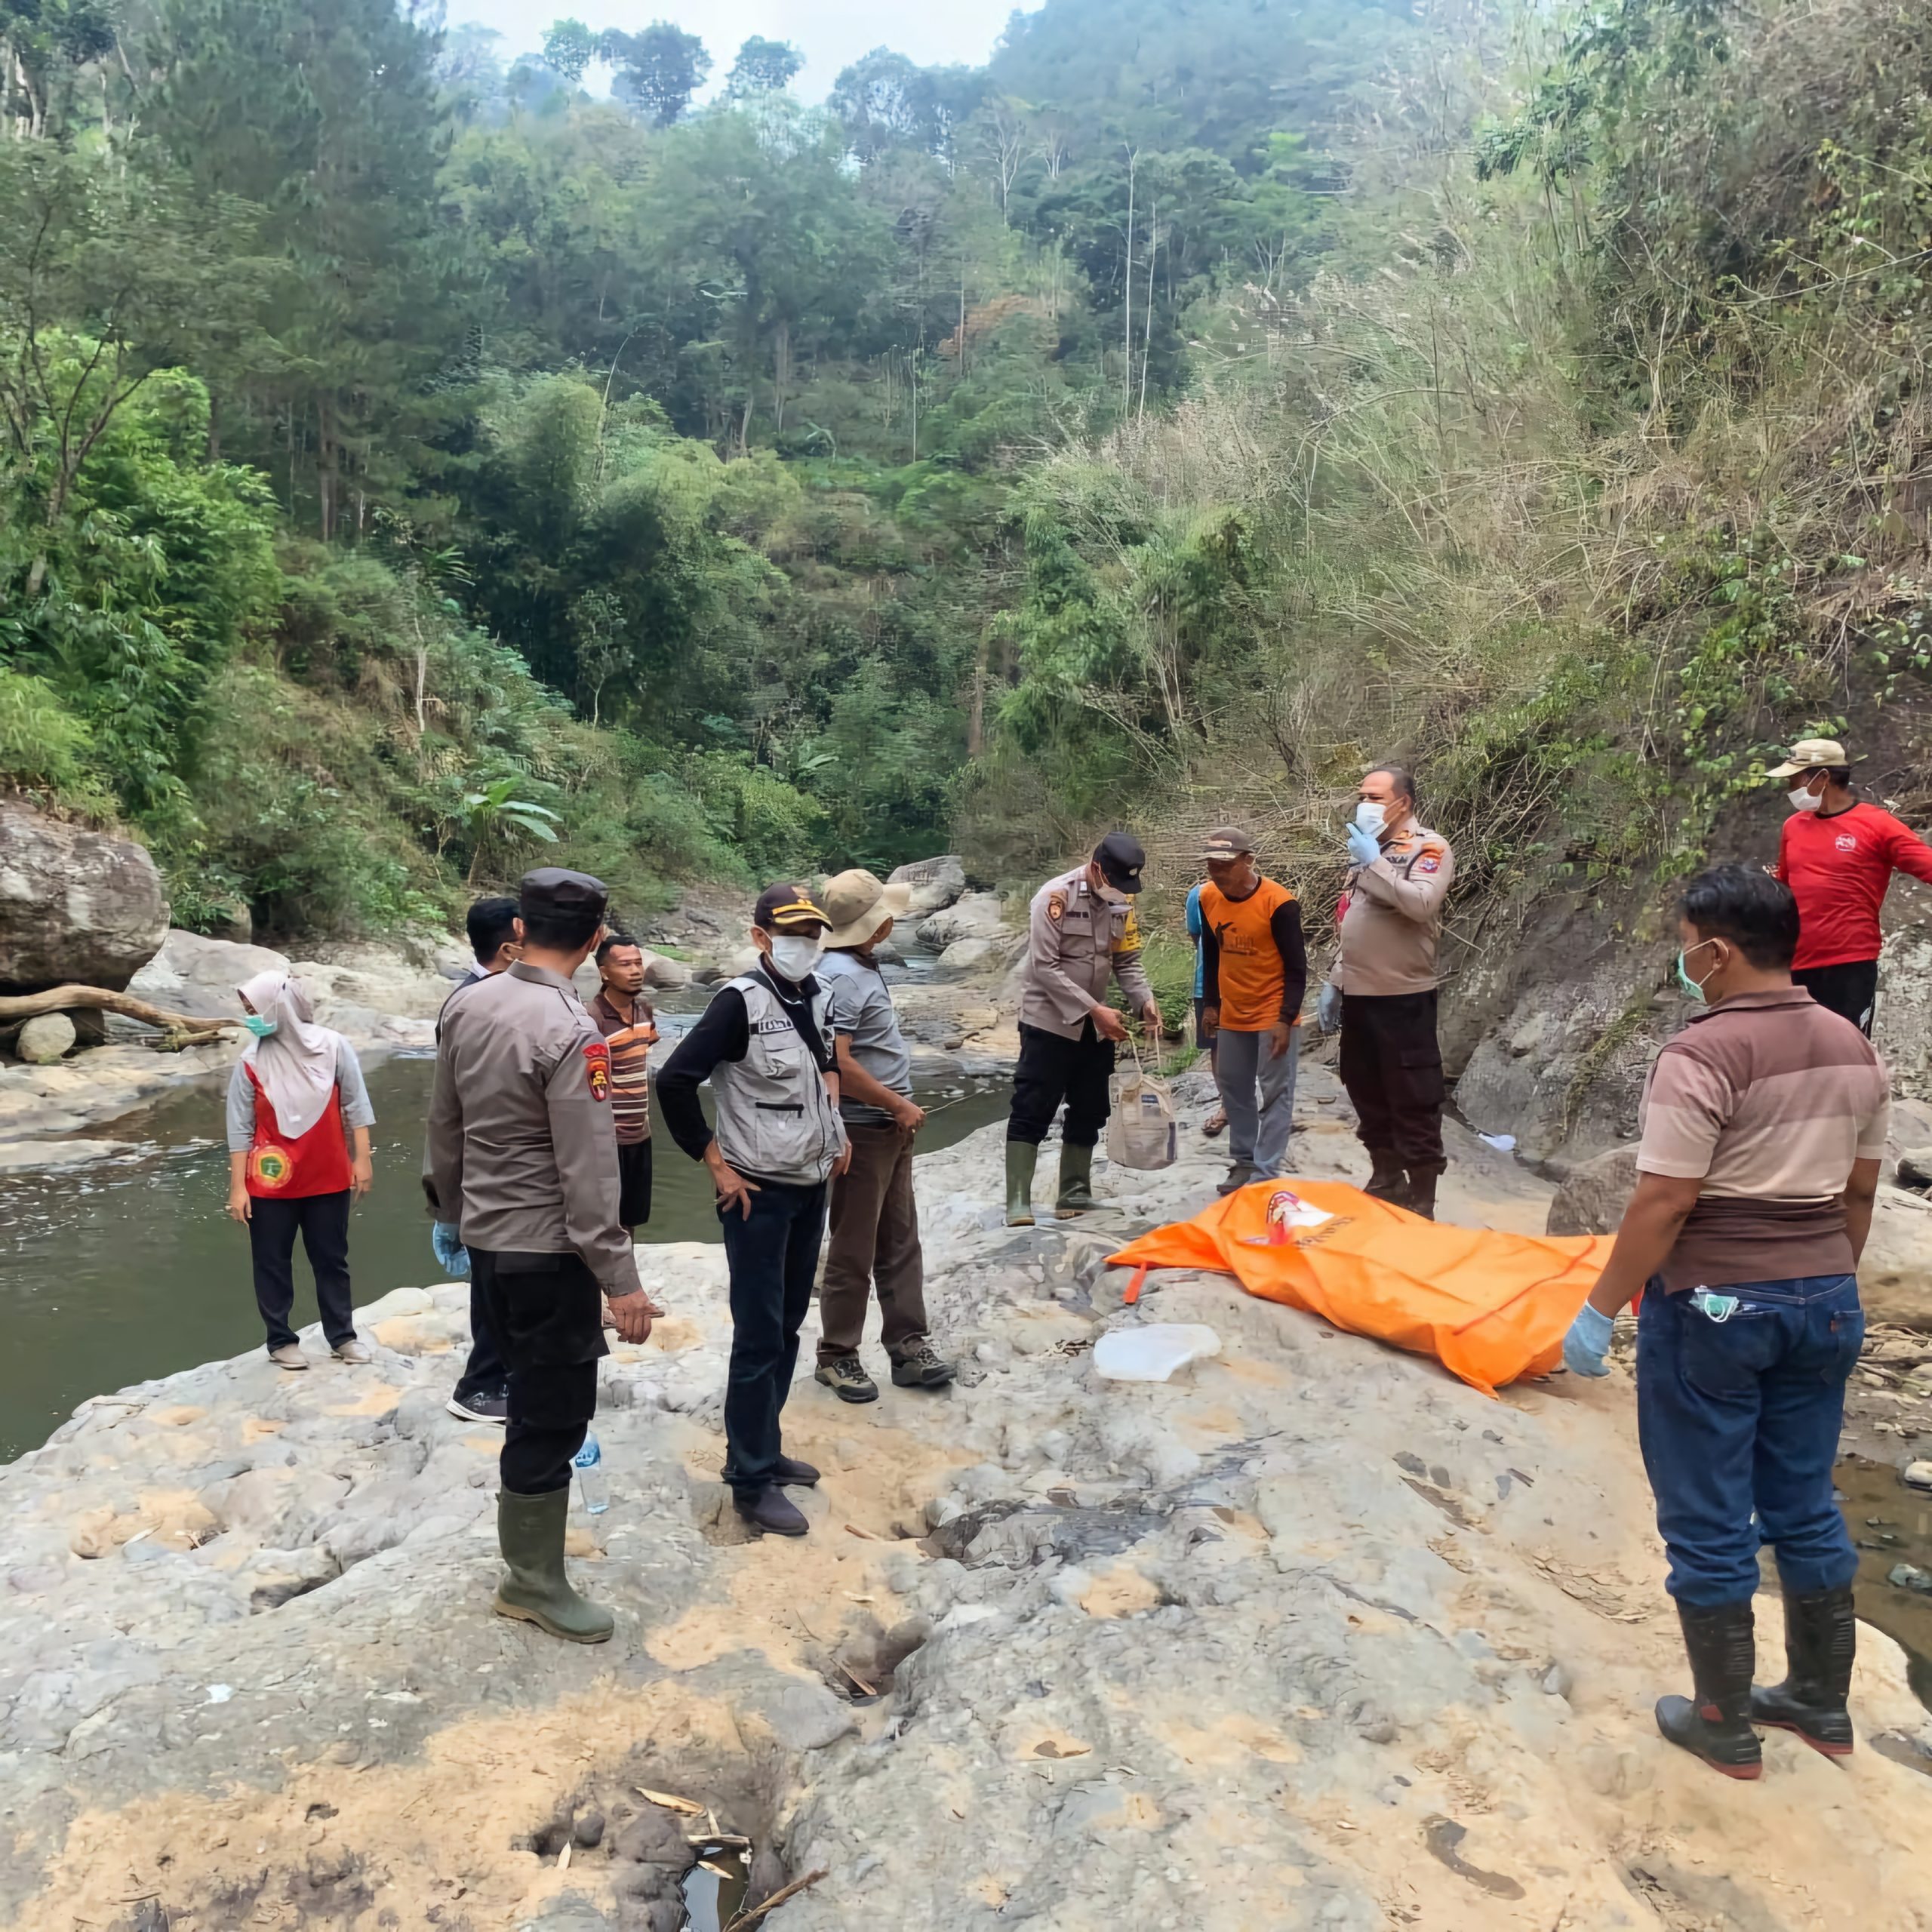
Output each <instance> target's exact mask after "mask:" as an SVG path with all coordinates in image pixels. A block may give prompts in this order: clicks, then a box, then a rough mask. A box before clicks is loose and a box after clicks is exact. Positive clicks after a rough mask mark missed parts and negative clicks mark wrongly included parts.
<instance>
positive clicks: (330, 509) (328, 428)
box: [315, 401, 336, 543]
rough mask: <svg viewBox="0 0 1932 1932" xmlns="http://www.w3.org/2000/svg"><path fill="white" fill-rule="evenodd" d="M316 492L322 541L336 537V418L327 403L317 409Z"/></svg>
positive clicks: (321, 404) (325, 541)
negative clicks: (319, 509) (319, 507)
mask: <svg viewBox="0 0 1932 1932" xmlns="http://www.w3.org/2000/svg"><path fill="white" fill-rule="evenodd" d="M315 434H316V445H315V490H316V494H317V497H318V500H319V503H320V506H321V525H322V541H323V542H324V543H328V541H329V540H330V539H331V537H334V535H335V490H336V468H335V465H336V447H335V417H334V412H333V411H331V408H329V405H328V403H327V402H326V401H324V402H321V403H318V405H316V409H315Z"/></svg>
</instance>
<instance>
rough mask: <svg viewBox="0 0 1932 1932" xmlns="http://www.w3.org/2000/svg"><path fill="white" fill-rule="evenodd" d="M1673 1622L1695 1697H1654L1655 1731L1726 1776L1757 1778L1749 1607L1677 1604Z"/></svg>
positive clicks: (1759, 1761)
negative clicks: (1681, 1635)
mask: <svg viewBox="0 0 1932 1932" xmlns="http://www.w3.org/2000/svg"><path fill="white" fill-rule="evenodd" d="M1677 1620H1678V1623H1680V1624H1681V1625H1682V1626H1683V1629H1684V1650H1685V1651H1686V1652H1687V1654H1688V1655H1689V1657H1690V1681H1691V1683H1692V1684H1694V1686H1695V1687H1696V1689H1697V1695H1696V1697H1694V1698H1691V1697H1660V1698H1659V1699H1658V1700H1657V1728H1658V1730H1660V1731H1662V1732H1663V1734H1664V1736H1665V1737H1667V1738H1668V1739H1669V1740H1670V1742H1671V1743H1673V1744H1675V1745H1678V1746H1681V1747H1682V1749H1684V1750H1686V1751H1688V1752H1690V1754H1691V1755H1692V1756H1693V1757H1696V1758H1703V1761H1704V1762H1705V1763H1706V1764H1709V1766H1710V1767H1711V1768H1712V1770H1715V1771H1721V1772H1723V1774H1724V1776H1725V1777H1727V1778H1755V1777H1761V1775H1762V1774H1763V1772H1764V1746H1763V1745H1761V1743H1759V1742H1758V1734H1757V1733H1756V1732H1755V1730H1752V1728H1751V1672H1752V1668H1753V1666H1755V1664H1756V1663H1757V1644H1756V1641H1755V1635H1754V1632H1753V1625H1752V1616H1751V1604H1750V1602H1749V1599H1748V1598H1747V1599H1746V1601H1744V1602H1743V1603H1727V1604H1719V1605H1718V1606H1717V1607H1716V1608H1715V1609H1711V1610H1700V1609H1698V1608H1697V1607H1694V1605H1692V1604H1686V1603H1681V1604H1678V1606H1677Z"/></svg>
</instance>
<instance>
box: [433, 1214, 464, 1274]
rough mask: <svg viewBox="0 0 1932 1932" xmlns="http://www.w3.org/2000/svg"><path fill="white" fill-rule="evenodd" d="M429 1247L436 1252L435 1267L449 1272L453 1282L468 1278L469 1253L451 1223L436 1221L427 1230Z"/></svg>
mask: <svg viewBox="0 0 1932 1932" xmlns="http://www.w3.org/2000/svg"><path fill="white" fill-rule="evenodd" d="M429 1245H430V1246H431V1247H433V1248H434V1249H435V1251H436V1265H437V1266H438V1267H439V1268H446V1269H448V1271H449V1275H450V1278H451V1281H467V1280H468V1279H469V1249H468V1248H466V1247H464V1246H463V1238H462V1236H461V1235H459V1234H458V1233H457V1230H456V1224H455V1223H454V1222H452V1221H438V1222H437V1223H435V1226H433V1227H432V1228H431V1229H430V1230H429Z"/></svg>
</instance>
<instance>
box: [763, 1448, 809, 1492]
mask: <svg viewBox="0 0 1932 1932" xmlns="http://www.w3.org/2000/svg"><path fill="white" fill-rule="evenodd" d="M771 1479H772V1481H774V1482H795V1483H796V1484H798V1487H800V1488H801V1489H810V1488H811V1487H812V1485H813V1484H814V1483H815V1482H817V1481H818V1472H817V1470H816V1469H814V1468H813V1467H812V1466H811V1463H801V1462H800V1461H799V1460H798V1458H797V1457H795V1456H780V1457H779V1459H778V1460H777V1462H775V1463H773V1464H772V1466H771Z"/></svg>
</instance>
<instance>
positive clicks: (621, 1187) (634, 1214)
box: [617, 1140, 651, 1228]
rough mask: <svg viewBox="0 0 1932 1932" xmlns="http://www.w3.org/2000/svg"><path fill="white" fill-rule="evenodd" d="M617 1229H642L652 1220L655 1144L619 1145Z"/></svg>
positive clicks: (640, 1141)
mask: <svg viewBox="0 0 1932 1932" xmlns="http://www.w3.org/2000/svg"><path fill="white" fill-rule="evenodd" d="M617 1187H618V1195H617V1225H618V1226H619V1227H620V1228H641V1227H642V1226H644V1224H645V1222H647V1221H648V1220H650V1219H651V1143H650V1142H649V1140H620V1141H619V1142H618V1143H617Z"/></svg>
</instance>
